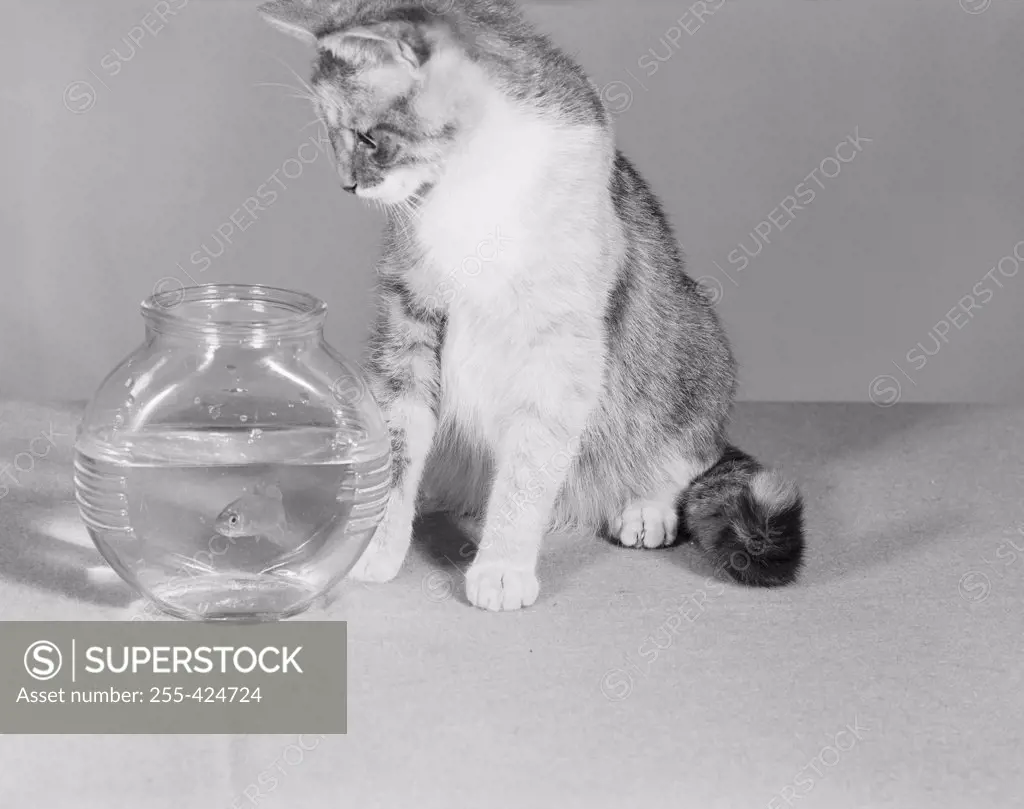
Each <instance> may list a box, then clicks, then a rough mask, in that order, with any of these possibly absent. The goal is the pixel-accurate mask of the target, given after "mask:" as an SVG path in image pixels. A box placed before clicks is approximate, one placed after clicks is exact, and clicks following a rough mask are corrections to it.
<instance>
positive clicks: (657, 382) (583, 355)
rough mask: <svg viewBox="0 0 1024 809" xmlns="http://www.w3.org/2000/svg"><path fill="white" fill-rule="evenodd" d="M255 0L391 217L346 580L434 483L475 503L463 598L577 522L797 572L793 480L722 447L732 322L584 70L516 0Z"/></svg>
mask: <svg viewBox="0 0 1024 809" xmlns="http://www.w3.org/2000/svg"><path fill="white" fill-rule="evenodd" d="M260 11H261V12H262V14H263V16H264V17H265V18H266V19H267V20H268V21H270V22H271V23H272V24H274V25H275V26H276V27H278V28H280V29H282V30H284V31H286V32H287V33H290V34H291V35H293V36H296V37H298V38H299V39H301V40H303V41H305V42H307V43H308V44H309V45H311V46H312V47H313V48H315V49H316V53H317V58H316V61H315V66H314V75H313V78H312V82H311V83H310V84H309V85H308V87H309V90H310V95H311V98H312V99H313V101H314V102H315V105H316V107H317V112H318V115H319V116H320V117H321V119H322V121H323V123H324V125H325V126H326V129H327V132H328V134H329V136H330V141H331V144H332V146H333V149H334V156H335V163H336V168H337V172H338V175H339V178H340V180H341V184H342V186H343V188H344V189H345V190H346V191H349V192H351V193H353V194H355V195H356V196H357V197H360V198H362V199H366V200H371V201H373V202H374V203H375V204H376V205H378V206H379V207H381V208H382V209H383V210H384V211H385V213H386V226H385V235H384V244H383V251H382V257H381V259H380V261H379V264H378V267H377V269H378V275H379V280H380V289H381V295H380V308H379V313H378V316H377V319H376V322H375V325H374V328H373V332H372V336H371V339H370V358H369V360H368V362H367V371H368V374H369V376H370V379H371V383H372V390H373V392H374V395H375V397H376V398H377V401H378V402H379V403H380V405H381V407H382V409H383V411H384V413H385V416H386V418H387V422H388V426H389V431H390V435H391V442H392V450H393V480H392V484H393V485H392V489H391V493H390V496H389V501H388V505H387V509H386V514H385V517H384V520H383V522H382V524H381V526H380V527H379V528H378V529H377V531H376V533H375V535H374V538H373V540H372V541H371V543H370V545H369V547H368V549H367V551H366V553H365V554H364V555H363V556H362V557H361V558H360V559H359V561H358V562H357V564H356V567H355V568H354V569H353V571H352V573H351V575H352V577H353V578H356V579H360V580H364V581H377V582H384V581H389V580H391V579H392V578H393V577H394V576H395V575H396V574H397V573H398V570H399V568H400V567H401V565H402V562H403V560H404V559H405V556H406V554H407V551H408V549H409V545H410V541H411V538H412V526H413V519H414V517H415V515H416V513H417V507H418V505H419V506H421V505H422V502H423V499H424V498H425V497H427V496H428V492H429V497H430V498H431V499H432V500H434V501H435V502H440V503H442V504H444V505H445V507H446V508H448V509H449V510H451V511H453V512H455V513H459V514H468V515H476V516H477V517H478V518H479V519H480V520H481V525H482V528H481V533H480V538H479V539H480V541H479V543H478V548H477V552H476V555H475V558H474V559H473V561H472V564H471V565H470V566H469V567H468V569H467V571H466V597H467V599H468V601H469V602H470V603H471V604H473V605H475V606H477V607H481V608H484V609H488V610H495V611H496V610H514V609H519V608H521V607H526V606H530V605H532V604H533V603H534V602H535V601H536V599H537V597H538V593H539V583H538V580H537V572H536V568H537V561H538V555H539V552H540V548H541V544H542V539H543V537H544V535H545V533H547V532H549V531H552V530H555V529H559V528H566V527H570V526H573V527H578V528H579V527H587V528H590V529H592V530H593V531H595V532H596V533H600V534H603V535H604V536H606V537H607V538H609V539H610V540H612V541H614V542H617V543H618V544H620V545H623V546H626V547H630V548H660V547H664V546H669V545H673V544H675V543H677V542H683V541H692V542H694V543H695V544H696V545H697V546H699V547H700V548H701V549H703V551H704V552H706V554H707V555H708V556H709V557H710V559H711V561H712V562H713V563H714V565H715V567H716V569H718V570H719V571H721V572H723V573H724V574H727V575H728V576H731V577H732V578H733V579H734V580H736V581H738V582H741V583H744V584H748V585H759V586H778V585H784V584H788V583H790V582H792V581H794V580H795V579H796V578H797V575H798V573H799V571H800V570H801V567H802V565H803V554H804V536H803V533H804V529H803V501H802V498H801V496H800V494H799V492H798V490H797V488H796V486H795V485H794V484H793V483H791V482H789V481H788V480H785V479H783V478H782V477H781V476H780V475H779V474H778V473H777V472H775V471H773V470H770V469H767V468H765V467H763V466H762V465H761V464H759V463H758V462H757V461H755V460H754V459H753V458H751V457H750V456H749V455H746V454H744V453H743V452H741V451H740V450H738V449H736V448H735V447H733V446H731V445H730V444H729V443H728V441H727V439H726V437H725V429H726V425H727V421H728V418H729V414H730V410H731V406H732V401H733V398H734V395H735V389H736V363H735V360H734V357H733V353H732V350H731V348H730V344H729V342H728V340H727V338H726V335H725V333H724V331H723V328H722V326H721V324H720V321H719V319H718V317H717V316H716V313H715V311H714V309H713V306H712V304H711V301H710V300H709V299H708V298H707V297H706V296H705V294H703V291H702V289H701V288H700V287H699V286H698V285H697V284H696V282H694V281H693V280H691V278H690V277H689V276H688V275H687V274H686V273H685V271H684V265H683V257H682V255H681V252H680V250H679V247H678V245H677V243H676V240H675V236H674V233H673V230H672V228H671V226H670V224H669V222H668V221H667V219H666V216H665V214H664V212H663V210H662V207H661V205H660V203H659V201H658V200H657V198H656V197H655V195H654V194H653V193H652V191H651V189H650V187H649V186H648V184H647V183H646V182H645V181H644V179H643V178H642V177H641V176H640V174H639V173H638V172H637V170H636V168H635V167H634V166H633V164H632V163H631V162H630V161H629V160H628V159H627V158H626V156H625V155H624V154H623V153H622V152H621V151H620V150H618V149H617V148H616V145H615V140H614V134H613V127H612V120H611V115H610V113H609V110H608V109H607V108H606V105H605V103H604V101H603V100H602V98H601V95H600V93H599V92H598V91H597V90H596V88H595V86H594V85H593V84H592V83H591V81H590V80H589V79H588V78H587V76H586V74H585V73H584V71H583V70H582V68H581V67H580V66H579V65H578V64H576V63H575V62H574V61H573V60H572V59H570V58H569V57H568V56H567V55H566V54H565V53H563V52H562V51H560V50H559V49H558V48H557V47H555V46H554V45H553V44H552V43H551V42H550V40H549V39H548V38H547V37H545V36H543V35H541V34H539V33H537V32H536V31H535V30H534V29H533V28H532V26H531V25H530V24H529V23H528V22H527V21H526V20H525V18H524V16H523V15H522V13H521V11H520V10H519V9H518V8H517V7H516V5H515V4H514V3H513V2H511V1H510V0H426V2H416V0H344V1H343V2H317V0H277V1H276V2H270V3H265V4H263V5H262V6H260ZM425 480H426V481H428V482H429V486H427V487H423V483H424V481H425ZM421 488H422V489H423V491H421Z"/></svg>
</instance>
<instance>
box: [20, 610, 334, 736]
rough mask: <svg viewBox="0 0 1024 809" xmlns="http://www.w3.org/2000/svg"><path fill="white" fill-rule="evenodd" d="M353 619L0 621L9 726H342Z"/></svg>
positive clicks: (316, 729)
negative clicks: (348, 622) (348, 637)
mask: <svg viewBox="0 0 1024 809" xmlns="http://www.w3.org/2000/svg"><path fill="white" fill-rule="evenodd" d="M346 630H347V625H346V623H345V622H344V621H284V622H280V623H265V624H230V623H222V624H221V623H200V622H188V621H182V622H168V623H163V622H138V621H0V733H302V734H313V733H345V732H346V717H347V712H346V698H345V678H346V670H347V669H346V665H347V664H346V650H347V641H346V638H347V631H346Z"/></svg>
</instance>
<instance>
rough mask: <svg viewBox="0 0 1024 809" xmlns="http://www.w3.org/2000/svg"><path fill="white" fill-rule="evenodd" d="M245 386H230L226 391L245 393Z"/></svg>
mask: <svg viewBox="0 0 1024 809" xmlns="http://www.w3.org/2000/svg"><path fill="white" fill-rule="evenodd" d="M245 392H246V390H245V388H231V390H229V391H228V393H245Z"/></svg>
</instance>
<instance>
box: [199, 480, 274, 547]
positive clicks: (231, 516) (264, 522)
mask: <svg viewBox="0 0 1024 809" xmlns="http://www.w3.org/2000/svg"><path fill="white" fill-rule="evenodd" d="M214 528H215V529H216V530H217V533H219V534H221V535H222V536H226V537H261V536H266V537H269V538H271V539H278V540H280V539H283V538H284V536H285V534H286V532H287V529H288V518H287V516H286V515H285V511H284V495H283V494H282V493H281V490H280V489H279V488H278V487H277V486H276V485H274V484H273V483H271V484H269V485H265V484H259V483H258V484H256V486H255V487H254V489H253V493H252V494H243V495H242V496H241V497H239V498H237V499H235V500H232V501H231V502H230V503H228V504H227V505H226V506H225V507H224V510H223V511H221V513H220V514H218V515H217V519H216V520H215V522H214Z"/></svg>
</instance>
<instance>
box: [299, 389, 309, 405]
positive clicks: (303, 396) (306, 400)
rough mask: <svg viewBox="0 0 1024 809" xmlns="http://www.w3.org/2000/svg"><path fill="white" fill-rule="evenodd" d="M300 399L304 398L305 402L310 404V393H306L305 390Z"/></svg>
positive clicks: (303, 401)
mask: <svg viewBox="0 0 1024 809" xmlns="http://www.w3.org/2000/svg"><path fill="white" fill-rule="evenodd" d="M299 399H301V400H302V403H303V404H309V394H308V393H306V392H305V391H303V392H302V395H301V396H300V397H299Z"/></svg>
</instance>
